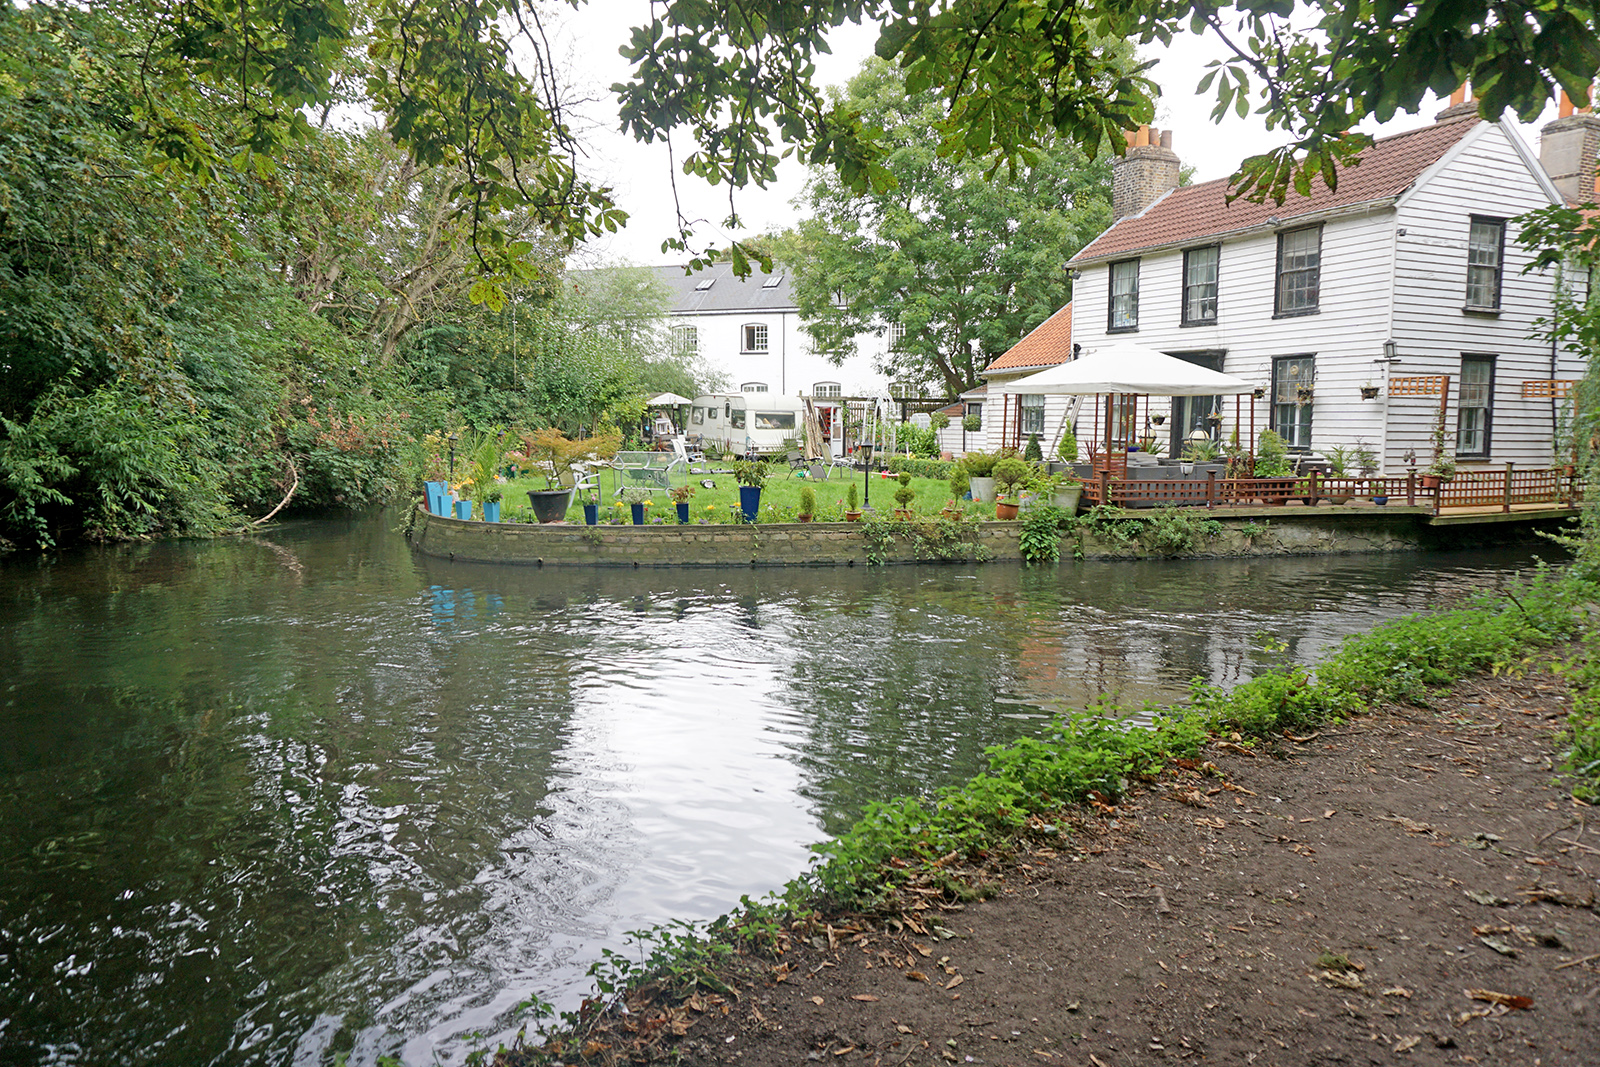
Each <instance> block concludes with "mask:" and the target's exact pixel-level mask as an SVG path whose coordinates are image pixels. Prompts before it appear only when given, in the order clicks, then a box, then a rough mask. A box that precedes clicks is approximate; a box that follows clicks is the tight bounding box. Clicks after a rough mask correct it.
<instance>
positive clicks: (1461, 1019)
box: [1450, 1008, 1494, 1026]
mask: <svg viewBox="0 0 1600 1067" xmlns="http://www.w3.org/2000/svg"><path fill="white" fill-rule="evenodd" d="M1493 1013H1494V1009H1492V1008H1484V1009H1483V1010H1482V1011H1464V1012H1462V1013H1461V1014H1460V1015H1457V1016H1456V1017H1455V1018H1454V1019H1451V1020H1450V1021H1451V1022H1453V1023H1455V1024H1456V1025H1457V1026H1465V1025H1467V1024H1468V1023H1470V1022H1471V1021H1472V1020H1474V1019H1482V1018H1484V1017H1486V1016H1488V1015H1492V1014H1493Z"/></svg>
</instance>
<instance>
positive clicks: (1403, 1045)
mask: <svg viewBox="0 0 1600 1067" xmlns="http://www.w3.org/2000/svg"><path fill="white" fill-rule="evenodd" d="M1421 1043H1422V1035H1421V1034H1412V1035H1411V1036H1410V1037H1402V1038H1401V1039H1400V1040H1399V1041H1396V1042H1395V1043H1394V1050H1395V1051H1396V1052H1410V1051H1411V1050H1412V1049H1414V1048H1416V1047H1417V1046H1418V1045H1420V1044H1421Z"/></svg>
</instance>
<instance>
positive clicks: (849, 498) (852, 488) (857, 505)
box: [844, 481, 861, 511]
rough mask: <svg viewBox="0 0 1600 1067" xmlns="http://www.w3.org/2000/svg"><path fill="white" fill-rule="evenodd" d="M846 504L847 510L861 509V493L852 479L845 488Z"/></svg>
mask: <svg viewBox="0 0 1600 1067" xmlns="http://www.w3.org/2000/svg"><path fill="white" fill-rule="evenodd" d="M844 506H845V510H846V511H860V510H861V495H860V494H859V493H857V492H856V483H855V482H854V481H851V482H850V484H849V485H847V486H846V487H845V490H844Z"/></svg>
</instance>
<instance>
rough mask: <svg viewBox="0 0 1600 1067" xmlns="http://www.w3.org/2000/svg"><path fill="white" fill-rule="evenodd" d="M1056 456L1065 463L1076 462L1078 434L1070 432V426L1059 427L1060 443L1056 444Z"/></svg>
mask: <svg viewBox="0 0 1600 1067" xmlns="http://www.w3.org/2000/svg"><path fill="white" fill-rule="evenodd" d="M1056 458H1057V459H1059V460H1060V461H1061V462H1063V463H1067V464H1072V463H1076V462H1078V435H1077V434H1075V433H1073V432H1072V427H1071V426H1063V427H1062V428H1061V443H1060V444H1058V445H1056Z"/></svg>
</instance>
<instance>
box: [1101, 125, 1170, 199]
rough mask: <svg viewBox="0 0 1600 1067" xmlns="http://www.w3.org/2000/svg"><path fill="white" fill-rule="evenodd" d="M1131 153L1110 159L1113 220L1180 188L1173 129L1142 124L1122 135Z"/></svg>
mask: <svg viewBox="0 0 1600 1067" xmlns="http://www.w3.org/2000/svg"><path fill="white" fill-rule="evenodd" d="M1123 136H1125V137H1126V138H1127V139H1128V153H1127V155H1125V156H1123V157H1122V158H1121V159H1116V160H1112V162H1111V221H1112V222H1115V221H1117V220H1118V219H1120V218H1122V217H1124V216H1126V215H1137V214H1138V213H1139V212H1141V211H1143V210H1144V209H1145V208H1147V207H1149V206H1150V205H1151V204H1153V203H1155V202H1156V201H1157V200H1159V199H1161V198H1162V197H1163V196H1165V195H1167V194H1168V193H1170V192H1171V191H1172V190H1174V189H1176V188H1177V187H1178V155H1177V153H1176V152H1174V151H1173V150H1172V131H1171V130H1157V129H1152V128H1151V127H1149V126H1140V127H1139V128H1138V129H1137V130H1129V131H1127V132H1126V133H1124V134H1123Z"/></svg>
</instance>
